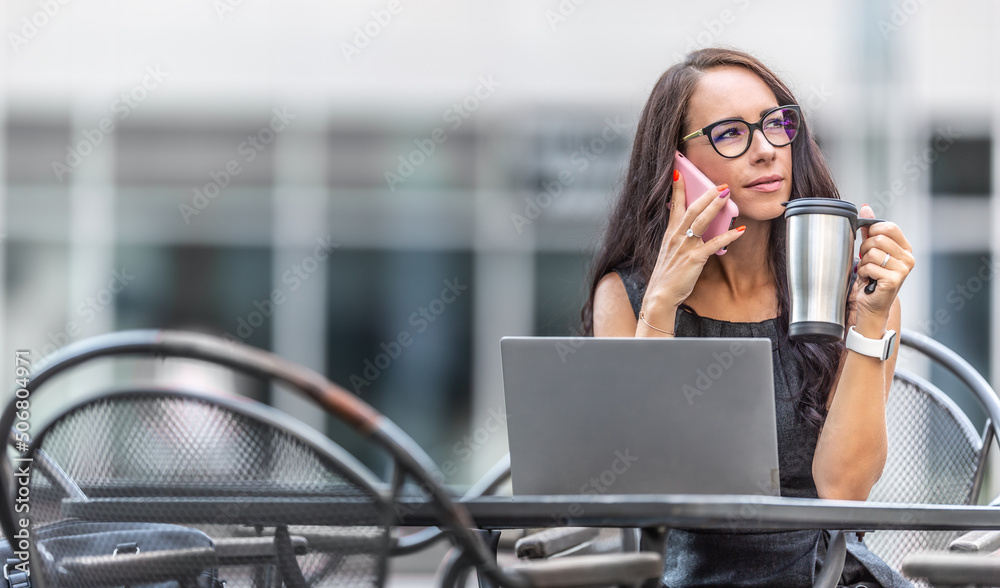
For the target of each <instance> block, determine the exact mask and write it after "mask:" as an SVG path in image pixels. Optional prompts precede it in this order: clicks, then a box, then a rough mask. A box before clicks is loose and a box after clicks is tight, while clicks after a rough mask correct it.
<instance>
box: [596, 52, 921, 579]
mask: <svg viewBox="0 0 1000 588" xmlns="http://www.w3.org/2000/svg"><path fill="white" fill-rule="evenodd" d="M795 104H796V101H795V98H794V97H793V96H792V93H791V92H790V91H789V90H788V88H787V87H786V86H785V85H784V84H783V83H782V82H781V81H780V80H779V79H778V78H777V77H776V76H775V75H774V74H773V73H772V72H771V71H770V70H768V69H767V68H766V67H765V66H764V65H763V64H761V63H760V62H759V61H758V60H756V59H754V58H753V57H751V56H749V55H746V54H744V53H740V52H736V51H731V50H724V49H704V50H701V51H696V52H694V53H692V54H690V55H689V56H688V57H687V58H686V60H685V61H684V62H683V63H680V64H677V65H675V66H673V67H671V68H670V69H669V70H667V71H666V72H665V73H664V74H663V75H662V76H661V77H660V79H659V81H658V82H657V84H656V87H655V88H654V89H653V92H652V94H651V95H650V98H649V101H648V102H647V103H646V106H645V108H644V110H643V113H642V117H641V119H640V121H639V125H638V129H637V131H636V137H635V142H634V145H633V150H632V156H631V160H630V162H629V168H628V173H627V176H626V181H625V186H624V188H623V190H622V193H621V196H620V198H619V200H618V203H617V205H616V207H615V209H614V212H613V214H612V217H611V220H610V223H609V226H608V229H607V234H606V236H605V239H604V244H603V246H602V249H601V251H600V253H599V255H598V257H597V259H596V262H595V266H594V274H593V279H592V280H591V286H590V296H589V299H588V301H587V304H586V305H585V307H584V310H583V323H584V324H583V326H584V331H585V332H586V333H587V334H589V335H593V336H597V337H615V336H618V337H623V336H624V337H633V336H634V337H671V336H678V337H682V336H683V337H692V336H694V337H697V336H705V337H711V336H716V337H719V336H721V337H768V338H770V339H771V340H772V342H773V344H774V358H773V359H774V370H775V373H774V377H775V401H776V412H777V422H778V455H779V467H780V474H781V480H780V482H781V494H782V495H783V496H796V497H807V498H817V497H819V498H833V499H849V500H865V499H866V498H867V497H868V493H869V492H870V490H871V488H872V486H873V485H874V484H875V482H876V481H878V479H879V476H880V475H881V473H882V468H883V466H884V465H885V458H886V446H887V441H886V426H885V402H886V398H887V395H888V393H889V385H890V383H891V381H892V375H893V373H894V369H895V361H896V356H895V355H893V356H891V357H890V358H888V359H886V360H882V359H881V358H876V357H869V356H866V355H860V354H859V353H856V352H854V351H848V350H846V349H845V347H844V345H843V343H838V344H827V345H819V344H807V343H801V342H795V341H791V340H789V338H788V336H787V330H788V314H789V294H788V287H787V282H786V267H785V249H784V248H785V224H784V220H783V218H782V213H783V210H784V209H783V207H782V205H781V203H782V202H785V201H787V200H792V199H795V198H800V197H808V196H813V197H816V196H818V197H830V198H839V194H838V192H837V187H836V186H835V185H834V182H833V179H832V177H831V174H830V171H829V169H828V168H827V166H826V163H825V161H824V159H823V156H822V155H821V153H820V151H819V148H818V147H817V145H816V143H815V142H814V140H813V138H812V136H811V135H810V132H809V127H808V125H806V124H805V121H804V120H803V119H802V117H801V116H800V112H799V109H798V108H797V107H793V108H788V109H780V108H779V107H783V106H790V105H795ZM733 119H741V120H742V121H745V122H744V123H742V126H740V124H739V123H736V124H734V123H732V122H721V123H720V121H731V120H733ZM716 123H720V124H716ZM755 123H756V125H755ZM776 129H780V132H775V131H776ZM677 150H680V151H681V152H682V153H683V154H684V155H685V156H686V157H687V158H688V159H689V160H690V161H691V163H693V164H694V165H695V166H696V167H698V168H699V169H700V170H701V171H702V172H704V173H705V175H706V176H707V177H708V178H709V179H710V180H711V181H712V182H715V183H717V184H718V186H717V187H716V188H713V189H710V190H708V192H706V193H705V194H704V195H702V196H701V197H700V198H698V199H697V200H696V201H695V202H694V203H693V204H692V205H691V206H690V207H689V208H688V207H687V206H686V204H685V198H684V182H685V178H684V177H683V175H682V174H680V173H678V172H677V171H675V170H674V169H673V159H674V152H675V151H677ZM728 199H732V201H733V202H734V203H735V204H736V205H737V206H738V207H739V211H740V214H739V216H738V217H737V219H736V222H735V223H734V225H735V226H736V228H733V229H731V230H729V231H728V232H726V233H723V234H722V235H719V236H717V237H715V238H713V239H711V240H709V241H708V242H703V240H702V239H701V238H700V237H699V236H700V235H701V234H702V233H703V232H704V231H705V229H706V227H707V226H708V224H709V222H710V221H711V220H712V219H713V218H714V217H715V215H716V214H717V213H718V212H719V211H720V210H721V209H722V206H723V205H724V204H725V202H726V200H728ZM860 215H861V216H864V217H869V218H874V214H873V211H872V209H871V207H869V206H868V205H864V206H863V207H862V208H861V211H860ZM723 247H727V252H726V254H725V255H721V256H720V255H715V254H714V253H715V252H716V251H718V250H719V249H721V248H723ZM860 256H861V257H860V260H859V262H858V263H857V265H856V268H855V272H856V274H857V278H860V279H855V280H854V282H853V285H852V288H851V292H850V294H849V301H848V309H847V311H848V317H847V322H848V326H851V325H853V326H854V328H855V329H856V331H857V332H858V333H860V334H861V335H862V336H864V337H867V338H869V339H881V338H882V337H883V335H884V334H885V333H886V332H887V330H889V329H891V330H894V331H896V332H898V331H899V323H900V311H899V300H898V298H897V293H898V291H899V288H900V286H901V285H902V283H903V281H904V280H905V279H906V276H907V275H908V274H909V273H910V271H911V270H912V269H913V266H914V259H913V256H912V254H911V248H910V245H909V243H908V242H907V240H906V237H904V236H903V233H902V231H901V230H900V229H899V227H898V226H896V225H894V224H893V223H891V222H881V223H876V224H874V225H872V226H871V227H870V228H869V229H868V230H867V231H866V230H864V229H862V242H861V248H860ZM868 278H872V279H875V280H877V287H876V288H875V291H874V292H872V293H871V294H868V293H865V292H864V289H863V288H861V287H859V284H866V283H867V282H868ZM828 539H829V534H828V533H827V532H825V531H794V532H780V533H742V534H741V533H720V532H695V531H683V530H674V531H671V533H670V536H669V537H668V539H667V550H666V558H667V568H666V573H665V576H664V583H665V584H666V585H668V586H670V587H672V588H673V587H676V586H694V585H705V584H712V585H742V586H758V585H759V586H809V585H812V582H813V578H814V574H815V573H816V570H817V567H818V566H819V565H820V564H821V563H822V558H823V556H824V554H825V552H826V546H827V541H828ZM841 580H842V582H844V583H858V582H866V583H868V584H870V585H882V586H908V585H909V583H908V582H906V580H904V579H903V578H902V577H901V576H900V575H899V574H898V573H896V572H895V571H893V570H892V569H891V568H889V566H888V565H886V564H885V563H884V562H883V561H882V560H880V559H879V558H878V557H877V556H875V555H874V554H872V553H871V552H870V551H868V549H867V548H866V547H865V546H864V544H863V542H861V540H860V539H858V538H857V537H856V536H855V534H853V533H852V534H849V541H848V556H847V562H846V563H845V567H844V575H843V577H842V578H841Z"/></svg>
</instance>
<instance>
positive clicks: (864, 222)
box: [858, 218, 885, 294]
mask: <svg viewBox="0 0 1000 588" xmlns="http://www.w3.org/2000/svg"><path fill="white" fill-rule="evenodd" d="M884 222H885V219H884V218H859V219H858V228H859V229H860V228H861V227H870V226H872V225H874V224H875V223H884ZM877 285H878V280H873V279H871V278H868V284H867V285H866V286H865V294H871V293H872V292H874V291H875V286H877Z"/></svg>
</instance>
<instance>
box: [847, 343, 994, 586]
mask: <svg viewBox="0 0 1000 588" xmlns="http://www.w3.org/2000/svg"><path fill="white" fill-rule="evenodd" d="M900 343H901V345H903V346H905V347H908V348H910V349H914V350H916V351H919V352H920V353H921V354H923V355H925V356H927V357H928V358H929V359H931V360H932V361H934V362H936V363H938V364H940V365H941V366H942V367H944V368H946V369H947V370H948V371H950V372H951V373H953V374H954V375H955V376H957V377H958V378H959V380H960V381H961V382H962V383H963V384H964V385H965V386H966V387H967V388H968V389H969V390H971V391H972V393H973V395H974V396H975V398H976V399H977V400H978V401H979V402H980V404H981V405H982V406H983V408H984V410H985V411H986V414H987V416H988V418H989V420H988V421H987V424H986V429H985V432H984V433H983V434H982V435H980V434H979V433H977V432H976V430H975V428H974V427H973V426H972V423H971V422H970V421H969V419H968V417H966V416H965V414H964V413H963V412H962V410H961V409H960V408H959V407H958V406H957V405H956V404H955V403H954V402H953V401H952V400H951V399H950V398H949V397H948V396H947V395H946V394H944V393H943V392H942V391H941V390H939V389H938V388H937V387H936V386H934V385H933V384H931V383H930V382H928V381H926V380H925V379H923V378H920V377H919V376H916V375H914V374H910V373H908V372H906V371H905V370H897V371H896V375H895V378H894V379H893V383H892V389H891V390H890V392H889V401H888V405H887V407H886V426H887V430H888V436H889V452H888V456H887V458H886V464H885V468H884V470H883V472H882V477H881V478H880V479H879V482H878V483H877V484H876V485H875V486H874V488H872V491H871V494H870V495H869V497H868V499H869V500H871V501H880V502H901V503H923V504H976V503H977V502H978V500H979V493H980V489H981V487H982V482H983V475H984V468H985V465H986V454H987V452H988V450H989V448H990V446H991V444H992V442H993V439H994V438H995V437H996V426H997V425H996V423H997V422H998V419H1000V403H998V401H997V397H996V394H995V393H994V392H993V390H992V388H990V386H989V384H987V383H986V381H985V380H984V379H983V378H982V376H981V375H980V374H979V373H977V372H976V371H975V370H974V369H973V368H972V367H971V366H970V365H969V364H968V363H967V362H966V361H965V360H964V359H962V358H961V357H959V356H958V355H957V354H955V353H954V352H953V351H951V350H950V349H948V348H947V347H945V346H944V345H942V344H940V343H938V342H936V341H934V340H933V339H930V338H929V337H926V336H923V335H920V334H918V333H914V332H911V331H907V330H903V332H902V333H901V337H900ZM957 535H958V532H953V531H877V532H874V533H869V534H868V535H866V536H865V539H864V540H865V542H866V543H867V544H868V547H869V548H870V549H871V550H872V551H873V552H874V553H876V554H877V555H879V556H880V557H881V558H882V559H883V560H885V561H886V563H888V564H889V565H891V566H893V567H895V568H896V569H899V568H900V565H901V562H902V560H903V558H904V557H905V556H906V555H907V554H909V553H912V552H914V551H922V550H939V549H947V547H948V544H949V543H950V542H951V541H952V540H954V539H955V538H956V536H957Z"/></svg>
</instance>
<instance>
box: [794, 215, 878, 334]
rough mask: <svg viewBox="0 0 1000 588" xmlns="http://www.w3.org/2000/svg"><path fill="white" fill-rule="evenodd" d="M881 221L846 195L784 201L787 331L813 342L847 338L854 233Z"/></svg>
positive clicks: (870, 286) (871, 287)
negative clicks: (862, 214)
mask: <svg viewBox="0 0 1000 588" xmlns="http://www.w3.org/2000/svg"><path fill="white" fill-rule="evenodd" d="M877 222H881V220H880V219H867V218H862V219H859V218H858V209H857V207H856V206H854V204H852V203H851V202H847V201H845V200H837V199H834V198H798V199H795V200H792V201H790V202H786V203H785V226H786V228H787V238H786V241H785V244H786V253H787V264H788V291H789V297H790V299H791V301H790V302H791V308H790V320H789V325H788V336H789V337H791V338H792V339H795V340H799V341H809V342H813V343H832V342H836V341H842V340H843V339H844V318H845V317H844V315H845V307H846V304H847V295H848V291H847V288H848V285H849V284H850V277H851V271H852V269H853V267H854V236H855V235H856V234H857V230H858V228H859V227H862V226H868V225H872V224H874V223H877ZM873 284H874V282H872V283H870V284H869V285H868V288H870V289H869V290H868V291H869V292H870V291H873V289H874V288H873Z"/></svg>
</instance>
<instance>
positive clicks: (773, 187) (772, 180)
mask: <svg viewBox="0 0 1000 588" xmlns="http://www.w3.org/2000/svg"><path fill="white" fill-rule="evenodd" d="M760 180H763V181H759V180H758V181H756V182H755V183H752V184H750V185H748V186H746V188H747V189H748V190H754V191H756V192H775V191H777V190H778V189H779V188H781V182H782V181H784V180H783V178H782V177H781V176H769V177H766V178H761V179H760Z"/></svg>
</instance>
